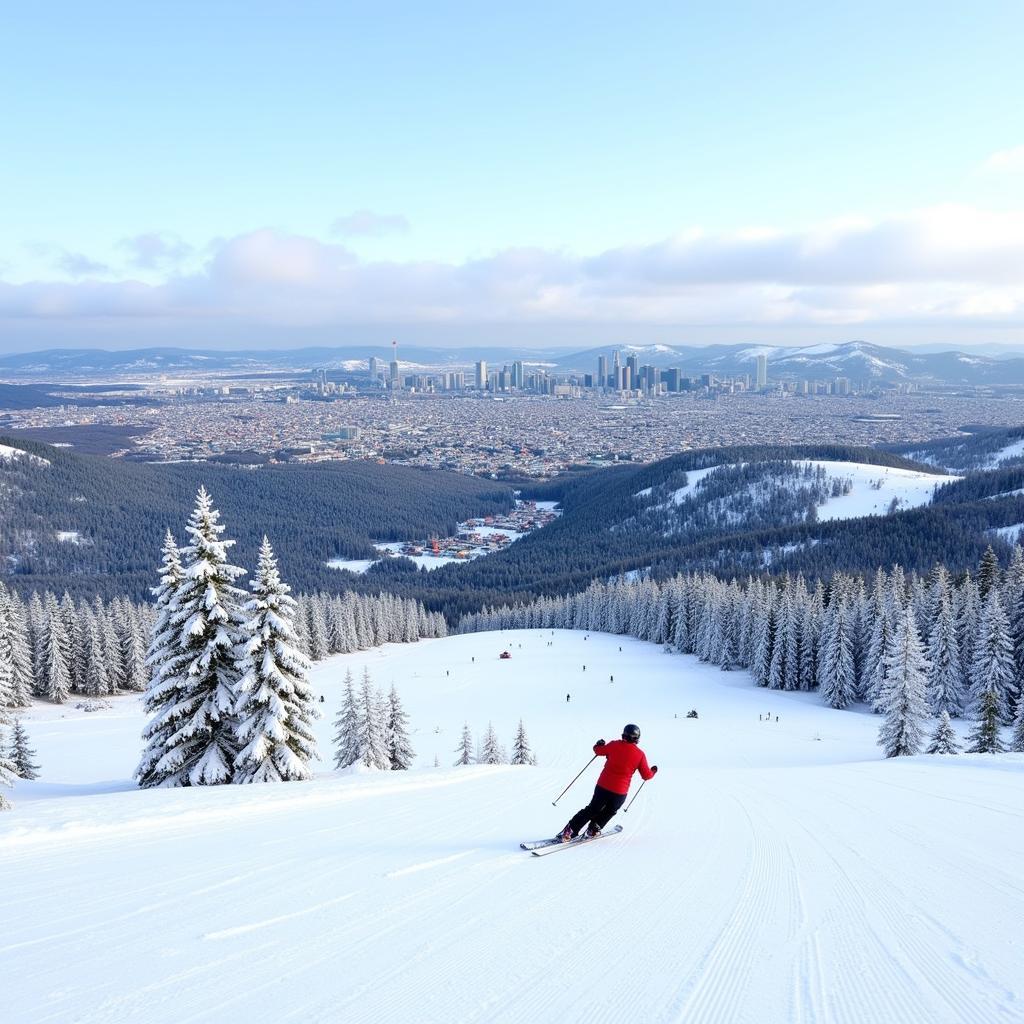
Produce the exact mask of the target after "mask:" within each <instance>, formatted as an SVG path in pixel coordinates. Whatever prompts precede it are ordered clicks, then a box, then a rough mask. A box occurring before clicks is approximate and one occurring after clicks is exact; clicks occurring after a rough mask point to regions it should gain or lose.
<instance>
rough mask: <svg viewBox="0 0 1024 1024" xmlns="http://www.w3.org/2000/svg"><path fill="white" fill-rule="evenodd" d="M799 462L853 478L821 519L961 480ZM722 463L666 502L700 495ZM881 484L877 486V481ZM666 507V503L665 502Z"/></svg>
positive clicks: (927, 497)
mask: <svg viewBox="0 0 1024 1024" xmlns="http://www.w3.org/2000/svg"><path fill="white" fill-rule="evenodd" d="M797 464H798V465H799V466H807V465H810V466H820V467H822V468H823V469H824V470H825V472H826V473H827V474H828V476H829V479H839V480H851V481H852V482H853V486H852V488H851V489H850V492H849V493H848V494H843V495H840V496H839V497H835V498H829V499H828V501H826V502H825V503H824V504H823V505H819V506H818V520H819V521H820V522H826V521H828V520H831V519H856V518H859V517H860V516H880V515H885V514H886V513H887V512H888V511H889V510H890V508H891V507H892V502H893V499H895V500H896V501H897V508H898V510H899V511H906V510H907V509H910V508H917V507H918V506H920V505H927V504H928V503H929V502H930V501H931V500H932V497H933V495H934V492H935V488H936V487H937V486H939V485H941V484H945V483H950V482H951V481H953V480H959V479H960V477H958V476H936V475H933V474H931V473H921V472H919V471H917V470H911V469H894V468H891V467H889V466H872V465H868V464H867V463H863V462H834V461H830V460H828V459H807V460H799V461H798V462H797ZM720 468H721V467H720V466H711V467H709V468H707V469H696V470H692V471H690V472H688V473H687V474H686V486H685V487H680V488H678V489H677V490H675V491H673V492H672V494H671V496H670V497H669V499H668V502H666V505H667V504H668V503H672V504H675V505H679V504H681V503H682V502H683V501H684V500H686V499H687V498H690V497H693V496H694V495H699V494H700V490H699V487H698V485H699V484H700V483H701V481H702V480H704V478H705V477H706V476H708V474H710V473H713V472H714V471H715V470H716V469H720ZM876 484H877V485H878V486H877V487H876V486H875V485H876ZM650 493H651V488H650V487H648V488H646V489H645V490H642V491H638V492H637V494H636V497H638V498H643V497H647V495H649V494H650ZM662 507H663V506H662Z"/></svg>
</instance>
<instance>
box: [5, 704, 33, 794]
mask: <svg viewBox="0 0 1024 1024" xmlns="http://www.w3.org/2000/svg"><path fill="white" fill-rule="evenodd" d="M35 756H36V752H35V751H34V750H33V749H32V748H31V747H30V746H29V745H28V733H27V732H25V727H24V726H23V725H22V724H21V719H20V718H16V719H15V720H14V726H13V727H12V729H11V749H10V757H9V760H10V762H11V764H13V765H14V774H15V775H17V776H18V778H19V779H28V780H32V779H38V778H39V765H38V764H36V763H35V761H34V760H33V758H34V757H35Z"/></svg>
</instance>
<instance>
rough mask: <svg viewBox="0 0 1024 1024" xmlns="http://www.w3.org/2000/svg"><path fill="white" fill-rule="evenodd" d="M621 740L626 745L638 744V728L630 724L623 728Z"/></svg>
mask: <svg viewBox="0 0 1024 1024" xmlns="http://www.w3.org/2000/svg"><path fill="white" fill-rule="evenodd" d="M622 738H623V739H624V740H625V741H626V742H627V743H639V742H640V726H639V725H634V724H633V723H632V722H630V723H629V725H627V726H624V727H623V729H622Z"/></svg>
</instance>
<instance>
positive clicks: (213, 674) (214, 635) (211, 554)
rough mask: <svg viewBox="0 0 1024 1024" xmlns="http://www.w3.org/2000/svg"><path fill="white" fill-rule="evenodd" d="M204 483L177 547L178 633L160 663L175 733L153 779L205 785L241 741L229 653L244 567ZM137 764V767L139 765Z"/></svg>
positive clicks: (219, 776)
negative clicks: (233, 555)
mask: <svg viewBox="0 0 1024 1024" xmlns="http://www.w3.org/2000/svg"><path fill="white" fill-rule="evenodd" d="M224 529H225V528H224V526H222V525H221V523H220V513H219V512H218V511H217V510H216V509H215V508H214V507H213V502H212V500H211V498H210V495H209V494H208V493H207V492H206V488H205V487H200V489H199V493H198V495H197V497H196V505H195V508H194V510H193V512H192V515H191V516H190V517H189V521H188V527H187V531H188V533H189V536H190V537H191V543H190V544H189V545H187V546H186V547H185V548H183V549H182V552H181V554H182V563H183V565H182V568H183V571H184V575H183V578H182V580H181V583H180V584H179V585H178V589H177V591H176V592H175V594H174V597H173V600H172V603H173V611H172V613H171V626H172V627H173V629H174V630H175V631H176V634H177V636H176V638H175V640H174V641H173V642H172V645H171V646H170V648H169V650H168V652H167V659H166V661H165V662H164V664H163V665H162V666H161V671H162V678H161V680H160V683H159V685H160V687H161V688H164V687H166V688H167V689H168V690H169V691H171V695H170V701H169V706H168V707H167V708H166V709H164V710H163V711H162V712H161V713H160V714H161V719H162V720H163V716H166V719H167V721H169V722H170V723H171V726H172V732H171V735H170V737H169V739H168V741H167V748H166V750H165V751H164V753H163V755H162V757H159V756H158V757H157V758H154V761H157V760H159V761H160V762H161V765H162V768H163V773H162V774H163V777H162V779H161V781H160V782H159V783H155V784H158V785H166V786H209V785H219V784H221V783H225V782H230V781H231V780H232V777H233V774H234V762H235V757H236V756H237V755H238V740H237V737H236V735H235V728H236V720H235V714H234V711H235V705H236V703H237V697H238V692H237V688H238V672H237V670H236V668H235V661H234V651H235V648H236V647H237V646H238V645H239V643H240V642H241V640H242V628H241V623H242V615H241V611H240V601H241V600H242V599H243V598H244V597H245V591H243V590H241V589H239V588H238V587H236V586H235V585H234V581H235V580H236V579H237V578H238V577H239V576H241V575H243V573H244V571H245V570H243V569H240V568H239V567H238V566H235V565H232V564H231V563H230V562H229V561H228V549H229V548H230V547H231V546H232V545H233V544H234V541H232V540H222V539H221V534H223V532H224ZM140 767H141V766H140Z"/></svg>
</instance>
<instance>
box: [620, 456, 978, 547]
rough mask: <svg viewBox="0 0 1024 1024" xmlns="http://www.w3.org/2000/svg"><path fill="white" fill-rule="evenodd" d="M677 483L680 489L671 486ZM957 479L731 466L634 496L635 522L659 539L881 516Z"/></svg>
mask: <svg viewBox="0 0 1024 1024" xmlns="http://www.w3.org/2000/svg"><path fill="white" fill-rule="evenodd" d="M683 478H685V483H682V484H681V485H680V486H676V484H677V483H679V482H680V481H681V480H682V479H683ZM959 479H960V477H954V476H937V475H935V474H931V473H923V472H920V471H918V470H912V469H901V468H896V467H892V466H876V465H868V464H866V463H859V462H838V461H831V460H826V459H798V460H777V459H776V460H768V461H765V462H753V463H745V462H744V463H733V464H726V465H720V466H710V467H705V468H703V469H694V470H688V471H687V472H686V473H685V474H672V475H670V476H669V477H668V478H666V480H665V481H664V482H663V483H662V484H660V485H658V486H657V487H647V488H644V489H643V490H641V491H638V492H636V493H635V495H634V497H635V498H637V499H639V500H640V502H641V511H640V513H639V515H638V516H635V517H630V518H629V519H628V520H627V521H626V523H625V524H624V525H625V526H626V527H632V526H634V525H635V524H637V523H638V522H640V523H644V524H647V525H650V526H653V527H654V528H658V529H660V530H661V531H662V533H663V534H664V535H666V536H675V535H689V536H693V537H698V536H701V535H707V534H710V533H714V532H720V531H722V530H737V529H744V528H747V529H752V528H755V527H759V526H779V525H783V524H798V523H803V522H807V521H811V520H815V521H817V522H828V521H833V520H845V519H857V518H860V517H863V516H884V515H888V514H891V513H893V512H897V511H900V512H902V511H906V510H907V509H912V508H919V507H920V506H922V505H927V504H929V503H930V502H931V500H932V497H933V496H934V492H935V488H936V486H938V485H940V484H943V483H949V482H951V481H954V480H959Z"/></svg>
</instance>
